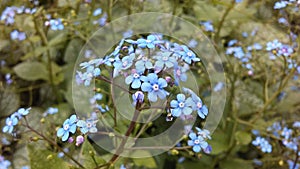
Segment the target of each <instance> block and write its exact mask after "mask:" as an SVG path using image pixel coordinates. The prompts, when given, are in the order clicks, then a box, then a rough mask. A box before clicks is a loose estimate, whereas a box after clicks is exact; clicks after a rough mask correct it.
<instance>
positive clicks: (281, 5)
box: [274, 1, 288, 9]
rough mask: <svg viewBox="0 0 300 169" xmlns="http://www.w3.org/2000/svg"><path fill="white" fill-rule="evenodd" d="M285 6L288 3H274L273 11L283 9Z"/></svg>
mask: <svg viewBox="0 0 300 169" xmlns="http://www.w3.org/2000/svg"><path fill="white" fill-rule="evenodd" d="M287 4H288V2H286V1H280V2H276V3H275V5H274V9H281V8H285V7H286V5H287Z"/></svg>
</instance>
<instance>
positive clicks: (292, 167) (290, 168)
mask: <svg viewBox="0 0 300 169" xmlns="http://www.w3.org/2000/svg"><path fill="white" fill-rule="evenodd" d="M287 163H288V165H289V169H299V168H300V165H299V164H298V163H297V164H296V165H295V162H294V161H292V160H287ZM294 166H295V167H294Z"/></svg>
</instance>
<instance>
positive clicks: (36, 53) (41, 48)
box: [21, 46, 48, 60]
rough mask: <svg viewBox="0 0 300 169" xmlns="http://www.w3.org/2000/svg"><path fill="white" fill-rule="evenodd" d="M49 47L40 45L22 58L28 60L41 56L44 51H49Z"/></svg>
mask: <svg viewBox="0 0 300 169" xmlns="http://www.w3.org/2000/svg"><path fill="white" fill-rule="evenodd" d="M47 49H48V48H47V47H44V46H39V47H36V48H35V49H34V50H33V51H31V52H28V53H27V54H26V55H24V56H23V57H22V58H21V59H22V60H27V59H29V58H32V57H36V56H40V55H42V54H43V53H45V52H46V51H47Z"/></svg>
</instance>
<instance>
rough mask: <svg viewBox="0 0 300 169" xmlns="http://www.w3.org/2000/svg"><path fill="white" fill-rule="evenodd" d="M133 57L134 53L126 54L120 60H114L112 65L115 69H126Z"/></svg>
mask: <svg viewBox="0 0 300 169" xmlns="http://www.w3.org/2000/svg"><path fill="white" fill-rule="evenodd" d="M134 59H135V53H132V54H130V55H128V56H125V57H123V58H122V59H121V60H120V59H118V60H116V61H115V62H114V64H113V65H114V67H115V69H116V70H121V69H122V70H126V69H128V68H129V67H130V66H131V65H132V63H133V60H134Z"/></svg>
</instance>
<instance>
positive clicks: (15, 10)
mask: <svg viewBox="0 0 300 169" xmlns="http://www.w3.org/2000/svg"><path fill="white" fill-rule="evenodd" d="M35 12H36V8H32V9H30V8H26V7H25V6H21V7H16V6H8V7H6V8H5V9H4V11H3V12H2V14H1V17H0V20H1V21H5V24H6V25H12V24H13V23H14V22H15V16H16V14H23V13H25V14H33V13H35Z"/></svg>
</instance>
